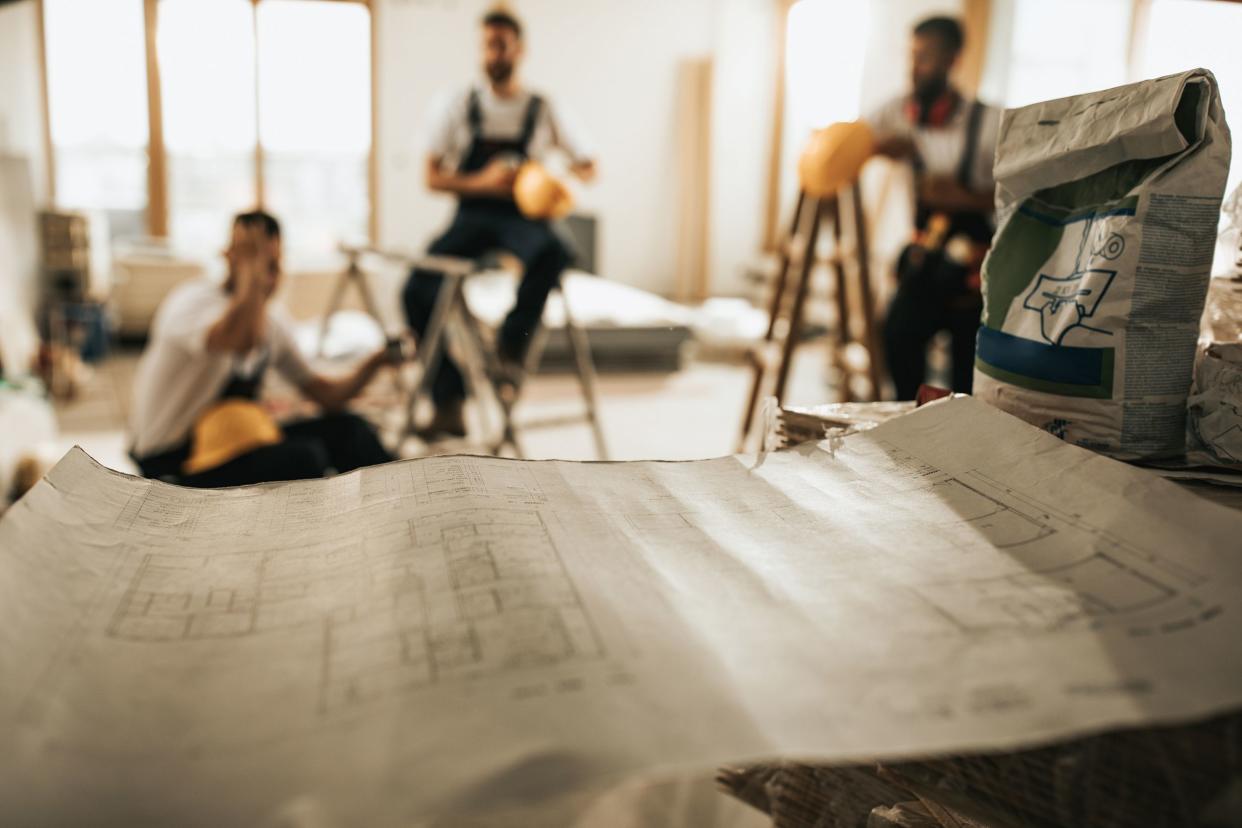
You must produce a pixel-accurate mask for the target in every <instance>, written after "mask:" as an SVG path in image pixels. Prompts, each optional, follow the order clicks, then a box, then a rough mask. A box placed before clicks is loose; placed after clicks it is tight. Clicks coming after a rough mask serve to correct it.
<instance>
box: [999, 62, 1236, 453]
mask: <svg viewBox="0 0 1242 828" xmlns="http://www.w3.org/2000/svg"><path fill="white" fill-rule="evenodd" d="M1228 172H1229V128H1228V127H1227V126H1226V125H1225V116H1224V113H1223V111H1222V109H1221V105H1220V97H1219V94H1218V92H1217V89H1216V79H1215V78H1214V77H1213V76H1212V73H1211V72H1208V71H1206V70H1204V69H1196V70H1194V71H1190V72H1184V73H1182V74H1180V75H1170V76H1168V77H1163V78H1157V79H1155V80H1149V81H1143V82H1142V83H1135V84H1130V85H1128V86H1121V87H1118V88H1116V89H1109V90H1105V91H1103V92H1093V93H1091V94H1087V95H1078V96H1075V97H1072V98H1062V99H1060V100H1056V101H1046V102H1044V103H1038V104H1033V105H1031V106H1026V107H1022V108H1021V109H1011V110H1007V111H1006V112H1005V113H1004V115H1003V116H1002V118H1001V127H1000V137H999V140H998V142H997V147H996V168H995V176H996V182H997V219H998V222H997V232H996V236H995V238H994V240H993V243H992V249H991V251H990V252H989V253H988V257H987V260H986V261H985V262H984V265H983V282H984V307H983V325H982V327H981V328H980V330H979V342H978V351H977V355H976V359H975V394H976V396H978V397H980V398H981V399H983V400H985V401H987V402H989V403H992V404H993V405H996V406H998V407H999V408H1002V409H1004V410H1006V411H1008V412H1010V413H1012V414H1015V415H1017V416H1019V417H1021V418H1023V419H1024V420H1027V421H1028V422H1030V423H1033V424H1034V425H1037V426H1040V427H1041V428H1044V429H1046V430H1048V431H1050V432H1052V433H1053V434H1056V435H1057V436H1059V437H1061V438H1063V439H1065V440H1067V441H1069V442H1071V443H1074V444H1076V445H1080V446H1084V447H1086V448H1090V449H1094V450H1097V451H1101V452H1105V453H1108V454H1112V455H1114V456H1117V457H1123V458H1130V459H1135V458H1142V457H1161V456H1173V455H1179V454H1181V453H1182V451H1183V449H1184V446H1185V430H1186V397H1187V394H1188V392H1189V389H1190V382H1191V375H1192V372H1193V366H1194V359H1195V343H1196V340H1197V338H1198V333H1199V317H1200V314H1201V313H1202V312H1203V300H1204V296H1205V294H1206V292H1207V285H1208V275H1209V270H1210V268H1211V264H1212V254H1213V250H1214V248H1215V239H1216V228H1217V221H1218V218H1219V214H1220V203H1221V198H1222V196H1223V195H1224V189H1225V179H1226V177H1227V175H1228Z"/></svg>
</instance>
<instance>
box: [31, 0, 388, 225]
mask: <svg viewBox="0 0 1242 828" xmlns="http://www.w3.org/2000/svg"><path fill="white" fill-rule="evenodd" d="M141 2H142V4H143V28H144V32H143V37H144V42H145V46H146V74H147V123H148V127H147V128H148V134H147V159H148V160H147V214H146V219H147V232H148V233H149V234H150V235H151V236H154V237H157V238H164V237H167V235H168V219H169V198H168V150H167V146H166V145H165V142H164V117H163V99H162V91H161V90H162V87H161V84H160V66H159V56H158V52H157V49H156V35H157V32H158V29H159V0H141ZM249 2H250V5H251V8H252V20H253V24H252V25H254V27H255V30H256V33H257V30H258V13H259V4H260V3H263V2H266V0H249ZM316 2H322V3H350V4H353V5H358V6H363V7H364V8H366V9H367V12H368V15H369V20H370V40H371V43H370V47H371V55H370V62H371V89H370V96H371V146H370V149H369V151H368V153H367V203H368V205H369V215H368V218H367V230H368V235H369V237H370V240H371V242H372V243H375V242H376V241H377V240H378V236H379V82H378V76H379V56H378V48H377V47H378V41H379V25H378V23H377V21H376V13H377V9H376V7H377V5H378V4H377V3H375V2H373V0H316ZM35 4H36V5H35V15H36V18H37V20H38V32H37V35H38V38H39V44H38V49H39V61H40V66H39V75H40V81H41V87H42V95H43V101H42V103H43V113H42V115H43V125H42V127H43V143H44V158H45V159H46V169H45V175H46V186H47V202H48V206H49V207H50V208H51V209H56V153H55V146H54V142H53V138H52V125H51V107H50V103H49V91H48V82H47V75H48V71H47V31H46V23H45V20H46V18H45V9H44V0H35ZM260 48H261V47H260V45H259V42H258V38H257V37H256V38H255V61H256V64H257V62H258V50H259V49H260ZM258 83H259V80H258V73H257V72H256V75H255V106H256V107H258V106H259V103H258ZM264 157H265V152H264V147H263V140H262V138H261V136H260V134H259V131H258V130H257V129H256V130H255V146H254V184H255V200H256V206H258V207H259V208H262V207H263V206H264V201H265V198H266V186H265V173H264V163H263V162H264Z"/></svg>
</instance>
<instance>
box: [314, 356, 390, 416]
mask: <svg viewBox="0 0 1242 828" xmlns="http://www.w3.org/2000/svg"><path fill="white" fill-rule="evenodd" d="M386 363H387V357H386V354H385V352H384V351H379V352H377V353H375V354H372V355H371V356H370V357H369V358H368V359H367V360H366V361H365V362H363V363H362V364H361V365H359V366H358V368H357V369H356V370H354V371H353V372H352V373H349V374H346V375H345V376H343V377H333V378H329V377H315V378H314V379H312V380H311V381H310V382H309V383H308V384H307V385H306V387H305V388H303V389H302V391H303V393H305V394H306V396H308V397H310V398H311V400H313V401H314V402H315V403H316V404H318V405H319V407H320V408H322V409H324V410H325V411H328V412H336V411H343V410H344V409H345V406H347V405H349V401H350V400H352V399H353V398H354V397H357V396H358V395H359V394H361V393H362V392H363V390H364V389H365V388H366V387H367V386H368V385H370V383H371V380H373V379H375V375H376V374H377V373H378V372H379V369H380V368H382V367H383V366H384V365H385V364H386Z"/></svg>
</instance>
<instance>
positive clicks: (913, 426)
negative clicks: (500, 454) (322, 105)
mask: <svg viewBox="0 0 1242 828" xmlns="http://www.w3.org/2000/svg"><path fill="white" fill-rule="evenodd" d="M1087 515H1090V518H1088V517H1086V516H1087ZM1240 530H1242V518H1239V516H1238V514H1237V513H1236V512H1232V511H1230V510H1227V509H1225V508H1223V507H1220V506H1216V505H1213V504H1211V503H1208V502H1206V501H1204V500H1201V499H1198V498H1195V497H1194V496H1193V495H1190V494H1187V493H1185V492H1183V491H1181V490H1179V489H1177V488H1175V487H1174V486H1173V485H1172V484H1169V483H1167V482H1165V481H1162V480H1160V479H1158V478H1157V477H1155V476H1154V475H1152V474H1149V473H1147V472H1144V471H1141V470H1137V469H1134V468H1131V467H1128V466H1125V465H1123V464H1120V463H1117V462H1115V461H1112V460H1109V459H1106V458H1103V457H1099V456H1095V455H1092V454H1090V453H1088V452H1086V451H1084V450H1081V449H1078V448H1075V447H1072V446H1068V445H1065V444H1062V443H1060V442H1059V441H1057V440H1056V439H1055V438H1053V437H1051V436H1049V435H1047V434H1044V433H1042V432H1040V431H1038V430H1036V429H1033V428H1031V427H1029V426H1027V425H1025V424H1023V423H1021V422H1019V421H1018V420H1016V419H1014V418H1011V417H1009V416H1007V415H1005V414H1002V413H1000V412H997V411H995V410H993V409H990V408H988V407H986V406H984V405H982V404H981V403H978V402H975V401H973V400H970V399H953V400H948V401H944V402H941V403H937V404H933V405H930V406H927V407H925V408H923V409H920V410H918V411H915V412H914V413H912V414H908V415H905V416H902V417H899V418H897V419H895V420H892V421H891V422H889V423H886V424H884V425H881V426H879V427H877V428H875V429H873V430H871V431H867V432H863V433H859V434H855V435H852V436H850V437H848V438H846V439H845V441H844V444H843V445H840V446H838V447H836V448H831V447H829V446H828V445H823V446H812V445H807V446H802V447H799V448H796V449H792V450H788V451H782V452H776V453H772V454H769V455H765V456H763V457H759V458H755V457H734V458H720V459H716V460H705V461H698V462H691V463H659V462H643V463H585V464H582V463H562V462H520V461H512V460H498V459H492V458H472V457H440V458H431V459H426V460H415V461H408V462H403V463H395V464H391V465H388V466H382V467H377V468H373V469H366V470H363V471H361V472H356V473H353V474H349V475H344V476H340V477H336V478H332V479H328V480H321V481H306V482H299V483H287V484H273V485H268V486H260V487H253V488H245V489H236V490H222V491H213V492H199V491H190V490H183V489H177V488H172V487H168V486H164V485H162V484H159V483H152V482H148V481H144V480H137V479H134V478H128V477H125V476H123V475H119V474H116V473H114V472H110V471H108V470H106V469H103V468H101V467H99V466H97V465H96V464H94V462H93V461H91V460H90V458H88V457H87V456H86V455H85V454H83V453H81V452H74V453H71V454H70V455H68V456H67V457H66V458H65V459H64V460H62V462H61V463H60V465H58V466H57V467H56V469H55V470H54V471H53V472H52V473H51V474H50V475H49V477H48V478H47V479H46V480H44V481H43V482H42V483H40V484H39V486H37V487H36V488H35V489H34V490H33V491H32V492H31V494H30V495H28V496H27V497H26V498H25V499H24V500H23V501H21V503H19V504H18V505H17V506H16V507H14V508H13V509H12V510H10V512H9V513H8V514H6V515H5V516H4V518H3V520H2V521H0V676H3V677H4V679H5V680H4V681H2V682H0V739H3V740H4V743H5V744H6V745H9V746H11V747H10V749H8V750H6V751H4V752H3V753H2V754H0V824H5V825H9V824H25V823H26V822H28V821H30V819H31V818H32V817H33V816H34V815H37V816H38V817H39V819H40V820H42V821H44V822H52V823H61V824H87V823H91V822H96V823H98V822H105V823H107V822H110V823H116V824H128V823H159V824H178V825H191V826H193V825H222V824H241V825H246V824H255V825H262V824H270V822H271V820H272V819H273V818H274V815H279V814H281V813H283V812H284V811H283V809H287V808H288V807H292V805H291V803H293V804H295V805H297V806H298V807H302V806H303V805H306V803H307V802H309V803H310V805H308V806H307V807H313V808H314V809H317V810H316V813H320V814H323V815H325V816H324V821H323V824H325V825H334V826H335V825H354V824H367V825H375V826H381V827H382V826H399V825H401V826H404V825H410V824H417V823H418V821H419V820H420V819H425V818H428V817H429V816H433V815H436V816H439V817H441V818H444V815H446V814H456V813H461V812H464V811H469V810H483V811H489V810H490V809H495V808H498V807H501V806H502V805H503V806H504V807H510V806H514V804H515V803H524V804H525V805H529V804H530V803H531V802H532V801H539V802H541V801H543V800H544V799H545V798H548V797H551V796H553V795H554V794H555V795H559V794H565V793H568V792H570V791H574V790H588V789H590V788H591V787H592V786H593V785H600V784H604V783H605V782H611V781H615V780H616V779H618V778H619V777H623V776H626V775H631V774H638V773H644V772H656V771H658V772H667V771H669V770H672V769H685V768H691V769H704V768H710V767H712V766H713V765H715V764H718V763H722V762H734V761H743V760H746V759H748V758H760V757H773V756H790V757H798V758H814V759H818V760H823V761H832V760H857V759H859V758H875V757H885V758H895V757H901V756H908V755H912V754H920V755H922V754H927V753H955V752H964V751H971V750H984V749H987V750H995V749H1009V748H1014V747H1019V746H1025V745H1030V744H1034V743H1039V742H1042V741H1045V740H1049V739H1056V738H1063V737H1068V736H1073V735H1076V734H1081V733H1084V732H1091V731H1095V730H1098V729H1101V728H1106V727H1114V726H1123V725H1137V724H1153V723H1161V722H1176V721H1182V720H1185V719H1188V718H1194V717H1199V716H1206V715H1210V714H1213V713H1216V712H1219V711H1221V710H1224V709H1227V708H1229V707H1233V706H1237V705H1239V704H1242V648H1239V647H1238V646H1237V641H1238V640H1239V625H1238V622H1237V620H1236V619H1237V617H1238V616H1239V613H1242V556H1239V555H1238V554H1237V550H1238V538H1239V537H1242V531H1240ZM299 803H300V804H299ZM450 823H451V820H450Z"/></svg>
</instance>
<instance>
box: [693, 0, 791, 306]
mask: <svg viewBox="0 0 1242 828" xmlns="http://www.w3.org/2000/svg"><path fill="white" fill-rule="evenodd" d="M777 8H778V6H777V3H776V2H775V0H717V2H716V10H715V11H716V13H715V21H714V26H713V44H712V49H713V58H714V73H713V88H712V107H711V111H712V115H711V121H712V124H711V142H712V143H711V153H712V157H711V168H710V169H711V171H710V175H711V185H710V186H711V195H710V199H709V201H710V204H709V213H708V246H709V247H708V249H709V252H708V266H709V268H710V277H711V291H712V293H713V294H715V295H745V294H747V293H749V291H748V288H747V285H746V282H745V272H746V266H747V265H748V264H749V263H751V262H753V261H754V260H755V258H756V256H757V255H758V253H759V249H760V246H761V245H762V243H763V226H764V214H765V211H766V208H767V185H768V182H767V176H768V158H769V153H770V151H771V150H770V144H771V140H772V115H773V106H774V101H773V98H774V95H775V91H776V90H775V86H776V42H777V29H776V27H777V26H778V25H780V21H779V19H778V17H779V15H778V14H777Z"/></svg>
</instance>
